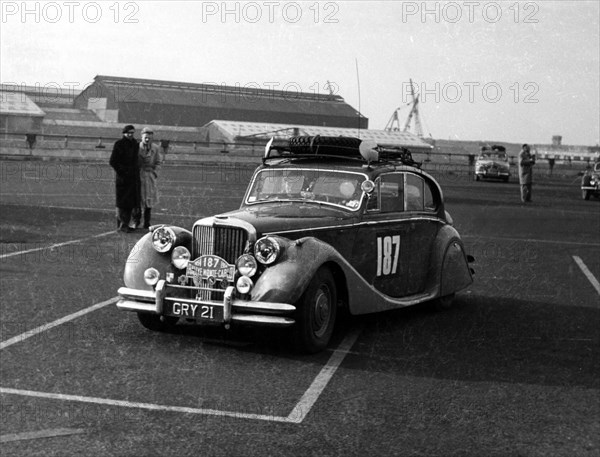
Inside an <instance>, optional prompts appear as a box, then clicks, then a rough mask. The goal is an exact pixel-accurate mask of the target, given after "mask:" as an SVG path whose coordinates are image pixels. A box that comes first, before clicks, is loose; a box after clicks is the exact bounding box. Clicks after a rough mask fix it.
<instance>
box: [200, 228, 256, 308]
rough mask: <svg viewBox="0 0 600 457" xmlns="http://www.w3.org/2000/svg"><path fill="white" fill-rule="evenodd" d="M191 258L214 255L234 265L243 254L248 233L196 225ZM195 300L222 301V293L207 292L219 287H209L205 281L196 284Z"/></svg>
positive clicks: (237, 229)
mask: <svg viewBox="0 0 600 457" xmlns="http://www.w3.org/2000/svg"><path fill="white" fill-rule="evenodd" d="M193 237H194V240H193V245H192V246H193V247H192V251H193V252H192V258H193V259H196V258H197V257H200V256H202V255H216V256H219V257H221V258H222V259H224V260H225V261H226V262H227V263H230V264H235V262H236V260H237V259H238V257H239V256H241V255H242V254H243V253H244V249H245V247H246V243H247V242H248V232H247V231H246V230H244V229H243V228H240V227H223V226H216V227H213V226H207V225H196V226H194V230H193ZM198 286H199V287H200V290H197V291H196V292H195V293H196V298H198V299H201V300H222V298H223V292H216V291H211V290H207V289H210V288H215V287H216V288H219V285H214V286H211V285H209V284H208V282H207V281H206V280H201V281H200V284H198Z"/></svg>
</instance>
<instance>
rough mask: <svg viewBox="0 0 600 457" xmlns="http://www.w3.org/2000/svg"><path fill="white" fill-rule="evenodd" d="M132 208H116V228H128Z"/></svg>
mask: <svg viewBox="0 0 600 457" xmlns="http://www.w3.org/2000/svg"><path fill="white" fill-rule="evenodd" d="M132 211H133V208H117V228H118V229H125V228H127V227H128V226H129V221H130V220H131V213H132Z"/></svg>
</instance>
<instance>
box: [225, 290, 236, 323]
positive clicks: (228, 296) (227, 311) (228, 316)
mask: <svg viewBox="0 0 600 457" xmlns="http://www.w3.org/2000/svg"><path fill="white" fill-rule="evenodd" d="M234 291H235V287H233V286H228V287H227V289H225V296H224V297H223V321H224V322H225V323H229V321H231V303H232V302H233V292H234Z"/></svg>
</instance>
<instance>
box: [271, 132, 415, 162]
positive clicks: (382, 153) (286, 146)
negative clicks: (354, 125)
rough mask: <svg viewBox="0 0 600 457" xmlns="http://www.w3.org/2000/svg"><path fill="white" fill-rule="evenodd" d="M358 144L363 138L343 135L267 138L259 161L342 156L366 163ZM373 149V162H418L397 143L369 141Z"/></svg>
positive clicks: (340, 157)
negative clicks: (374, 156)
mask: <svg viewBox="0 0 600 457" xmlns="http://www.w3.org/2000/svg"><path fill="white" fill-rule="evenodd" d="M361 143H363V140H362V139H360V138H355V137H345V136H321V135H315V136H294V137H290V138H289V139H287V140H276V139H271V140H270V141H269V142H268V143H267V146H266V148H265V155H264V157H263V162H266V161H267V160H268V159H282V158H287V159H301V158H308V159H311V158H322V159H343V160H357V161H360V162H363V163H367V160H366V158H365V156H363V154H362V152H361ZM371 149H373V150H374V151H376V152H377V160H372V161H370V162H369V163H377V162H396V163H397V162H401V163H402V164H404V165H410V166H414V167H420V166H421V164H420V163H418V162H415V161H414V160H413V158H412V154H411V152H410V151H409V150H408V149H406V148H404V147H400V146H379V145H377V144H375V143H373V147H372V148H371Z"/></svg>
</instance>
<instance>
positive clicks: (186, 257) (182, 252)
mask: <svg viewBox="0 0 600 457" xmlns="http://www.w3.org/2000/svg"><path fill="white" fill-rule="evenodd" d="M191 256H192V255H191V254H190V251H188V249H187V248H186V247H185V246H177V247H176V248H175V249H173V253H172V254H171V262H173V265H175V268H179V269H180V270H183V269H184V268H187V266H188V263H189V262H190V258H191Z"/></svg>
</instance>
